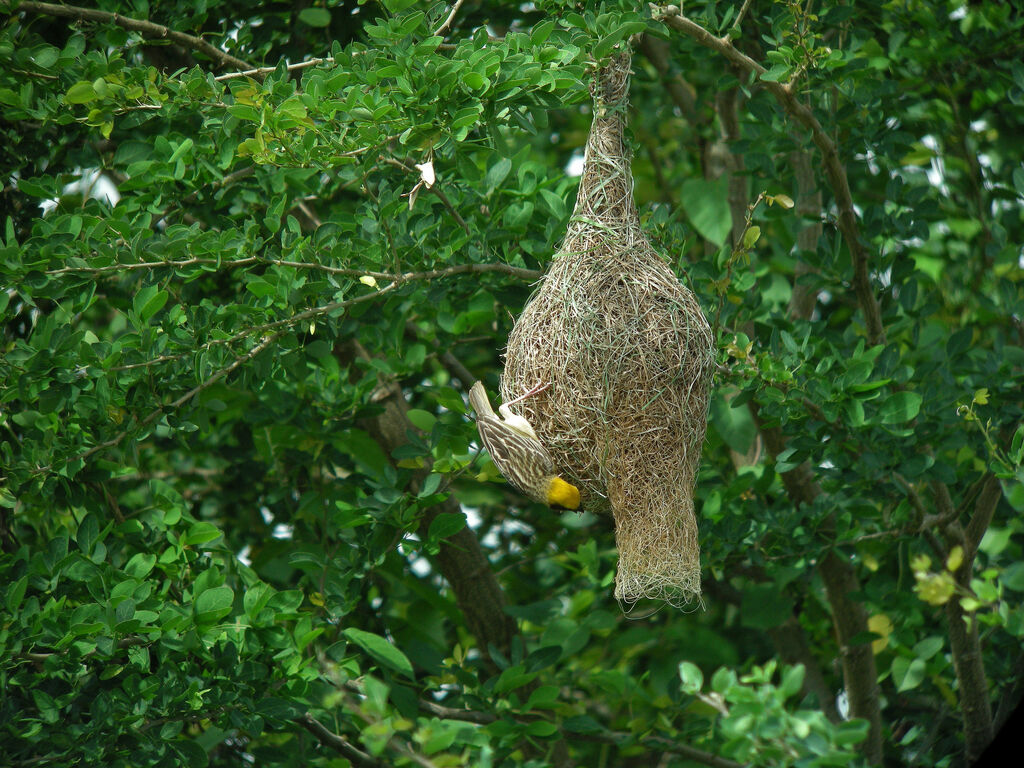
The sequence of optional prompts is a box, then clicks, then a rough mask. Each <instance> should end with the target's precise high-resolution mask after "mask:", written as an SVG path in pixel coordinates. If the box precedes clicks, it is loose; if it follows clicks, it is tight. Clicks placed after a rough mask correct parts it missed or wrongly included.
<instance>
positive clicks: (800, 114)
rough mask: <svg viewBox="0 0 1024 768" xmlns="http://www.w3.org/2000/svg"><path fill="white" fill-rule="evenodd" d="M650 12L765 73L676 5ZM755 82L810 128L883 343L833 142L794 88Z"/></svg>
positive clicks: (873, 335)
mask: <svg viewBox="0 0 1024 768" xmlns="http://www.w3.org/2000/svg"><path fill="white" fill-rule="evenodd" d="M651 10H652V13H653V15H654V18H655V19H658V20H660V21H662V22H664V23H665V24H666V25H668V26H669V27H671V28H672V29H674V30H676V31H677V32H682V33H683V34H685V35H688V36H689V37H692V38H693V39H694V40H696V41H697V42H698V43H699V44H700V45H703V46H704V47H705V48H710V49H711V50H713V51H716V52H717V53H719V54H721V55H722V56H724V57H725V58H726V59H728V60H729V61H730V62H732V63H733V64H735V65H736V66H738V67H740V68H741V69H744V70H746V71H748V72H751V73H753V74H755V75H757V76H758V77H760V76H761V75H763V74H764V73H765V72H767V70H766V69H765V68H764V67H763V66H761V65H760V64H758V63H757V62H756V61H754V60H753V59H751V58H750V57H749V56H747V55H746V54H744V53H742V52H741V51H739V50H738V49H737V48H735V47H734V46H733V44H732V41H730V40H729V38H728V37H715V36H714V35H713V34H711V32H709V31H708V30H706V29H705V28H704V27H702V26H701V25H700V24H697V23H696V22H695V21H692V20H691V19H689V18H687V17H686V16H684V15H682V12H681V11H680V10H679V8H678V7H677V6H674V5H667V6H657V5H652V6H651ZM760 82H761V85H762V86H764V87H765V88H766V89H767V90H768V91H769V92H771V93H772V95H774V96H775V98H776V99H777V100H778V102H779V103H780V104H781V105H782V108H783V109H784V110H785V111H786V112H787V113H788V114H789V115H790V116H791V117H793V118H794V119H795V120H796V121H797V122H799V123H800V124H801V125H802V126H803V127H804V128H806V129H807V130H808V131H810V133H811V140H812V141H813V142H814V144H815V146H817V147H818V150H819V152H820V153H821V156H822V160H823V161H824V171H825V176H826V178H827V179H828V182H829V186H830V187H831V189H832V194H833V195H834V196H835V199H836V207H837V208H838V210H839V218H838V221H837V225H838V227H839V231H840V232H841V233H842V235H843V240H845V241H846V245H847V247H848V248H849V249H850V254H851V256H852V257H853V286H854V290H855V292H856V294H857V301H858V303H859V304H860V308H861V312H862V313H863V314H864V322H865V325H866V326H867V335H868V341H869V343H870V344H871V345H872V346H873V345H876V344H884V343H885V329H884V328H883V326H882V311H881V309H880V307H879V304H878V299H877V297H876V296H875V293H874V291H873V289H872V287H871V275H870V272H869V270H868V252H867V249H866V248H865V247H864V243H863V242H862V241H861V237H860V227H859V225H858V223H857V213H856V210H855V209H854V205H853V197H852V195H851V194H850V184H849V181H848V180H847V177H846V169H845V168H844V167H843V164H842V161H841V160H840V158H839V150H838V149H837V147H836V144H835V142H834V141H833V140H832V139H831V137H829V135H828V134H827V133H826V132H825V129H824V128H823V127H822V125H821V123H820V122H819V121H818V118H817V117H815V116H814V113H813V112H812V111H811V110H810V109H809V108H808V107H807V106H806V105H804V104H802V103H801V102H800V101H799V100H798V99H797V96H796V92H795V91H794V90H793V89H792V88H790V87H788V86H787V85H783V84H782V83H775V82H771V81H768V80H762V81H760Z"/></svg>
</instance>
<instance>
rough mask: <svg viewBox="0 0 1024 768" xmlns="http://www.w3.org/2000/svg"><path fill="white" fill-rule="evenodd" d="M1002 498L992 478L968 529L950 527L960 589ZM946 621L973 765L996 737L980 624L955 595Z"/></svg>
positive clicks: (966, 745)
mask: <svg viewBox="0 0 1024 768" xmlns="http://www.w3.org/2000/svg"><path fill="white" fill-rule="evenodd" d="M1001 496H1002V489H1001V488H1000V486H999V480H997V479H996V477H995V476H993V475H989V477H988V478H987V480H986V481H985V484H984V485H983V486H982V488H981V493H979V494H978V499H977V501H976V502H975V504H974V514H973V515H972V516H971V520H970V522H968V524H967V528H966V530H964V529H962V528H961V527H960V524H959V523H958V522H954V523H953V524H951V525H950V526H948V527H947V540H948V542H949V544H950V546H954V545H956V544H960V545H961V546H962V547H963V550H964V560H963V563H962V564H961V566H960V567H959V568H958V569H957V571H956V573H955V574H954V576H955V578H956V582H957V584H958V585H959V586H961V587H967V586H969V584H970V581H971V575H972V572H973V565H974V557H975V555H976V554H977V552H978V544H979V543H980V542H981V537H982V536H984V535H985V531H986V530H987V529H988V526H989V523H990V522H991V520H992V515H993V513H994V512H995V508H996V505H997V504H998V503H999V499H1000V497H1001ZM946 619H947V621H948V622H949V645H950V649H951V650H952V652H953V669H954V670H955V671H956V679H957V683H959V686H958V688H959V695H960V712H961V715H962V717H963V723H964V751H965V757H966V759H967V762H968V764H970V763H973V762H974V761H976V760H977V759H978V758H979V757H981V753H982V752H984V751H985V747H987V746H988V745H989V744H990V743H991V741H992V739H993V738H994V736H995V729H994V727H993V723H992V700H991V696H990V695H989V689H988V678H987V677H986V675H985V665H984V661H983V658H982V655H981V642H980V640H979V638H978V622H977V621H975V619H974V613H973V612H970V613H969V612H967V611H965V610H964V609H963V606H961V604H960V600H958V599H957V598H956V597H955V596H954V597H953V599H951V600H949V601H948V602H947V603H946Z"/></svg>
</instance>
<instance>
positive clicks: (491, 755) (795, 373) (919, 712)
mask: <svg viewBox="0 0 1024 768" xmlns="http://www.w3.org/2000/svg"><path fill="white" fill-rule="evenodd" d="M10 5H13V6H14V7H13V8H11V9H10V13H9V15H7V16H6V17H5V18H3V19H0V109H2V113H0V173H2V176H0V179H2V183H3V189H2V192H0V323H2V325H0V328H2V337H0V348H2V354H3V358H2V360H0V472H2V478H0V684H2V687H3V697H2V701H0V754H3V756H4V758H5V762H6V764H10V765H18V766H20V765H25V766H28V765H32V766H42V765H54V766H68V765H102V766H129V765H130V766H175V765H195V766H202V765H212V766H241V765H250V764H252V761H253V760H255V764H257V765H261V766H344V765H347V764H350V763H351V764H353V765H360V766H362V765H380V766H384V765H411V764H418V765H425V766H431V765H433V766H453V765H479V766H513V765H517V766H527V765H529V766H543V765H588V766H591V765H592V766H606V765H607V766H610V765H636V766H653V765H656V764H657V765H663V766H669V765H672V766H682V765H697V764H715V765H719V766H732V765H736V764H738V763H747V762H752V763H755V764H758V765H773V766H774V765H778V766H782V765H800V766H812V765H847V764H851V762H853V761H855V760H860V761H863V762H868V763H879V762H885V763H887V764H892V765H897V764H898V765H923V766H947V765H961V764H963V762H964V760H965V759H966V758H965V755H966V756H968V757H974V756H977V754H978V752H979V751H980V749H981V748H982V747H983V746H984V744H985V743H987V741H988V740H989V739H990V738H991V735H992V733H993V732H994V730H995V729H997V728H998V726H999V725H1000V724H1001V723H1002V722H1003V720H1004V719H1005V716H1006V714H1007V713H1008V711H1009V710H1010V709H1011V708H1012V706H1013V705H1014V703H1015V702H1016V701H1017V700H1019V696H1020V690H1021V686H1022V679H1024V657H1022V654H1021V639H1022V637H1024V610H1022V608H1021V593H1022V592H1024V562H1022V547H1024V521H1022V519H1021V516H1020V513H1021V512H1022V511H1024V469H1022V456H1024V445H1022V443H1024V426H1021V424H1022V405H1024V402H1022V397H1021V392H1022V384H1024V375H1022V374H1024V320H1022V318H1024V288H1022V285H1024V262H1022V259H1024V252H1022V249H1021V246H1020V243H1022V242H1024V215H1022V201H1024V165H1022V164H1021V159H1020V147H1021V146H1022V145H1024V64H1022V63H1021V61H1022V59H1024V55H1022V50H1024V43H1022V42H1021V41H1024V20H1022V18H1021V16H1020V13H1019V11H1016V10H1014V7H1013V6H1014V4H1011V3H1002V2H995V1H994V0H991V1H989V2H980V3H972V4H970V5H966V4H964V3H963V2H960V1H959V0H950V1H948V2H946V1H942V0H893V1H892V2H882V1H881V0H871V1H869V2H857V3H835V2H823V3H801V2H797V1H796V0H791V1H790V2H774V3H772V2H767V0H759V1H758V2H753V3H742V2H739V1H738V0H731V1H729V2H722V1H718V2H715V1H714V0H697V1H696V2H688V3H687V4H686V6H685V8H684V12H685V14H686V17H682V18H681V17H679V16H677V15H671V14H668V15H665V14H663V13H662V12H661V11H660V10H658V9H655V10H654V11H653V12H652V10H651V9H649V8H647V7H646V5H644V6H643V7H642V8H641V7H640V4H636V5H634V4H631V3H626V2H622V3H614V2H609V3H607V4H605V5H602V6H601V7H600V8H599V7H597V5H596V4H595V5H592V6H586V7H585V6H584V4H578V3H568V2H558V1H557V0H549V1H547V2H538V3H536V6H534V5H533V4H525V5H522V6H517V5H515V4H505V3H488V2H483V1H479V2H473V1H472V0H470V2H466V3H464V4H461V5H460V4H458V3H456V6H458V7H457V8H455V9H454V10H455V12H454V14H453V15H452V16H451V17H450V18H449V14H450V13H451V12H452V11H453V7H452V6H451V5H445V4H444V3H440V2H415V1H413V0H384V2H381V3H379V4H372V3H367V4H361V3H360V4H356V3H353V2H344V1H343V0H342V1H335V0H327V2H320V3H318V4H315V5H309V4H307V3H297V4H291V3H264V4H262V5H254V4H250V3H237V2H231V1H230V0H208V1H207V2H182V1H181V0H150V2H141V1H140V2H131V3H117V2H115V1H114V0H99V2H98V3H96V5H97V6H98V7H99V9H100V12H98V13H97V12H94V11H85V10H83V9H75V8H74V7H73V6H62V7H58V6H46V5H44V4H40V3H30V2H23V3H19V2H17V0H15V2H13V3H11V2H10V0H0V6H10ZM748 6H749V7H748ZM55 9H56V10H55ZM113 12H116V13H119V14H123V15H122V16H120V17H117V18H115V17H114V16H113V15H112V13H113ZM137 22H146V23H147V24H148V25H149V26H146V25H145V24H140V23H137ZM683 22H685V23H683ZM688 24H689V25H692V26H687V25H688ZM698 25H699V26H698ZM161 28H167V29H170V30H173V31H174V32H176V33H183V34H178V35H167V34H164V32H163V31H161ZM701 28H703V30H706V31H707V32H710V33H711V34H710V35H702V32H701ZM641 35H642V36H641ZM631 37H633V39H634V43H635V54H634V60H633V69H634V72H635V75H634V81H633V86H632V109H631V113H630V129H631V131H632V134H633V139H634V148H635V160H634V173H635V176H636V193H637V202H638V204H639V206H640V208H641V215H642V217H643V220H644V225H645V227H646V229H647V232H648V233H649V235H650V237H651V239H652V241H653V242H654V243H655V244H656V246H657V247H658V249H659V250H660V251H661V252H662V253H664V255H665V257H666V258H667V259H668V260H669V262H670V263H671V264H672V266H673V267H674V268H676V269H677V271H678V273H679V274H680V276H681V277H682V278H683V279H684V280H685V281H686V282H687V283H688V284H689V285H691V286H692V287H693V289H694V291H695V292H696V293H697V295H698V297H699V298H700V300H701V302H702V304H703V306H704V309H705V312H706V314H707V316H708V318H709V320H711V322H712V323H713V325H714V328H715V332H716V335H717V338H718V340H719V349H720V356H719V362H720V366H719V373H718V375H717V378H716V390H715V396H714V399H713V402H712V404H711V409H710V416H709V431H708V438H707V441H706V445H705V450H704V461H703V465H702V470H701V475H700V478H699V481H698V487H697V495H698V511H699V518H700V524H701V544H702V550H703V561H704V564H705V567H704V577H705V583H704V588H705V604H704V606H703V607H702V608H701V609H699V610H695V611H693V612H688V613H683V612H679V611H676V610H674V609H671V608H667V609H663V610H661V611H659V612H657V613H655V614H654V615H652V616H649V617H647V618H644V619H642V620H631V619H629V618H626V617H624V616H623V614H622V611H621V610H620V606H618V605H617V604H616V603H615V601H614V599H613V598H612V597H611V590H612V587H611V583H612V580H613V578H614V569H615V561H616V555H615V548H614V534H613V523H612V521H611V520H610V519H606V518H603V517H596V516H594V515H591V514H589V513H585V514H583V515H579V516H578V515H576V514H573V513H567V514H562V515H559V514H557V513H554V512H552V511H551V510H548V509H545V508H543V507H539V506H536V505H532V504H529V503H527V502H526V501H525V500H524V499H523V498H522V497H521V496H519V495H518V494H516V493H514V492H513V490H512V489H510V488H509V487H508V486H507V485H505V484H503V483H502V482H501V480H500V476H499V475H498V474H497V472H496V470H495V469H494V467H493V464H491V462H490V461H489V459H487V457H486V455H483V456H480V457H475V444H476V443H475V441H476V434H475V427H474V425H473V423H472V421H471V420H470V419H469V418H468V417H467V415H466V410H467V409H466V406H465V405H464V401H463V397H464V394H465V392H466V391H467V390H468V387H469V385H470V384H471V383H472V381H473V380H474V379H477V378H479V379H482V380H484V381H485V383H486V384H487V386H488V388H489V390H490V391H491V392H492V393H493V392H494V391H495V390H496V387H497V381H498V376H499V374H500V366H501V356H500V355H501V350H502V348H503V345H504V340H505V338H506V337H507V335H508V332H509V330H510V328H511V325H512V322H513V318H514V316H515V315H516V314H517V313H518V311H519V309H520V308H521V307H522V305H523V303H524V302H525V301H526V299H527V297H528V296H529V294H530V291H531V283H532V282H533V281H534V280H536V278H537V277H539V275H540V274H541V272H542V271H543V269H544V268H545V265H546V263H547V261H548V260H549V259H550V258H551V256H552V254H553V253H554V252H555V250H556V248H557V246H558V243H559V241H560V238H561V236H562V234H563V233H564V231H565V228H566V225H567V222H568V219H569V216H570V214H571V211H572V205H573V201H574V199H575V198H574V195H575V178H574V176H573V175H572V173H570V172H569V169H570V168H572V167H573V166H574V161H575V160H578V157H579V155H578V152H579V151H580V149H581V148H582V146H583V144H584V142H585V138H586V131H587V128H588V125H589V103H590V102H589V93H588V83H589V82H590V79H591V74H592V72H593V68H594V64H595V63H596V62H599V61H600V60H601V59H602V57H605V56H607V55H608V53H610V52H611V51H612V50H614V49H615V47H616V46H621V45H625V44H626V41H628V40H629V39H630V38H631ZM200 41H205V42H203V44H202V45H201V44H200ZM211 46H212V47H211ZM740 53H742V55H744V56H746V57H749V58H748V59H746V60H744V59H742V58H741V57H740ZM313 59H316V61H315V62H313V63H312V64H310V65H308V66H306V65H301V66H294V65H299V64H301V63H302V62H307V61H310V60H313ZM747 62H751V63H756V64H759V65H761V66H762V67H763V69H762V70H760V74H755V73H754V72H752V71H751V64H748V63H747ZM289 65H292V66H289ZM257 67H262V68H263V69H259V70H258V71H252V72H249V73H248V74H244V75H242V74H239V73H240V72H241V71H242V70H245V69H246V68H257ZM428 164H430V167H432V169H433V170H434V171H435V172H436V176H437V179H436V183H435V184H433V185H432V186H431V185H430V184H428V183H426V182H427V181H429V179H426V178H425V177H426V176H427V173H426V172H424V168H426V167H427V165H428ZM112 190H116V191H112ZM466 513H468V521H469V524H467V514H466ZM844 689H845V693H843V695H842V696H839V704H838V705H837V695H838V694H840V693H841V692H843V691H844ZM847 709H849V717H850V719H847V720H844V719H843V715H845V714H847V713H846V710H847ZM858 750H859V753H860V754H859V757H856V758H855V754H856V752H857V751H858ZM716 761H717V762H716Z"/></svg>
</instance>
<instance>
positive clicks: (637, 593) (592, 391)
mask: <svg viewBox="0 0 1024 768" xmlns="http://www.w3.org/2000/svg"><path fill="white" fill-rule="evenodd" d="M629 65H630V56H629V54H628V52H627V53H623V54H619V55H616V56H615V57H613V58H612V60H611V61H610V62H609V63H608V64H607V65H606V66H605V67H603V68H602V69H601V70H600V71H599V73H598V76H597V78H596V80H595V83H594V86H593V87H592V92H593V96H594V119H593V124H592V125H591V128H590V135H589V137H588V140H587V147H586V155H585V158H584V165H583V175H582V177H581V179H580V188H579V193H578V196H577V200H576V208H575V210H574V211H573V215H572V219H571V220H570V223H569V228H568V231H567V232H566V235H565V240H564V241H563V243H562V246H561V248H560V249H559V251H558V253H557V254H556V255H555V257H554V259H553V260H552V263H551V268H550V269H549V271H548V273H547V274H546V275H545V276H544V278H543V280H542V281H541V284H540V286H539V287H538V289H537V291H536V292H535V293H534V295H533V296H532V297H531V298H530V301H529V302H528V303H527V305H526V307H525V308H524V310H523V313H522V315H520V317H519V319H518V320H517V321H516V324H515V328H514V329H513V331H512V333H511V335H510V336H509V340H508V348H507V350H506V354H505V371H504V374H503V376H502V381H501V394H502V398H503V399H504V400H506V401H508V400H512V399H514V398H515V397H518V396H519V395H521V394H522V393H523V392H526V391H528V390H529V389H531V388H532V387H534V386H536V385H537V384H538V382H549V383H550V386H549V387H547V388H546V389H545V390H544V391H543V392H540V393H538V394H537V395H535V396H533V397H530V398H528V399H526V400H524V401H523V402H522V404H521V405H520V408H521V411H522V413H523V415H525V416H526V417H527V418H528V419H529V420H530V423H531V424H532V425H533V427H534V429H535V430H536V432H537V434H538V436H539V437H540V439H541V441H542V442H543V443H544V445H545V447H546V448H547V449H548V451H549V452H550V453H551V455H552V457H553V458H554V460H555V463H556V466H557V468H558V470H559V472H560V473H561V474H562V476H563V477H565V478H566V479H567V480H569V481H570V482H572V483H573V484H574V485H576V486H577V487H578V488H579V489H580V493H581V496H582V499H583V507H584V508H585V509H588V510H590V511H593V512H603V513H608V512H610V513H611V514H612V515H614V517H615V542H616V546H617V548H618V551H619V564H618V571H617V573H616V577H615V597H616V598H617V599H618V600H620V601H621V602H623V603H625V604H628V605H630V606H632V605H633V604H635V603H636V602H637V601H639V600H644V599H653V600H662V601H666V602H668V603H671V604H673V605H676V606H683V605H685V604H687V603H689V602H691V601H694V600H697V599H699V597H700V548H699V544H698V541H697V519H696V516H695V514H694V506H693V484H694V481H695V479H696V474H697V467H698V463H699V461H700V452H701V445H702V443H703V441H704V434H705V431H706V427H707V408H708V396H709V390H710V386H711V375H712V371H713V367H714V356H715V352H714V339H713V336H712V333H711V328H710V326H709V325H708V321H707V319H706V318H705V317H704V314H703V312H702V311H701V309H700V305H699V304H698V303H697V300H696V297H695V296H694V295H693V293H692V291H690V290H689V289H688V288H687V287H686V286H684V285H683V284H682V283H681V282H680V281H679V278H678V277H676V275H675V273H674V272H673V271H672V270H671V269H670V268H669V266H668V264H667V263H666V262H665V260H664V259H662V257H661V256H659V254H658V253H657V252H656V251H655V250H654V248H653V246H652V245H651V244H650V242H649V241H648V240H647V238H646V237H645V236H644V233H643V231H642V230H641V228H640V217H639V215H638V213H637V210H636V205H635V203H634V201H633V177H632V172H631V169H630V154H629V149H628V146H627V144H626V141H625V136H624V131H625V116H626V108H627V105H628V92H629Z"/></svg>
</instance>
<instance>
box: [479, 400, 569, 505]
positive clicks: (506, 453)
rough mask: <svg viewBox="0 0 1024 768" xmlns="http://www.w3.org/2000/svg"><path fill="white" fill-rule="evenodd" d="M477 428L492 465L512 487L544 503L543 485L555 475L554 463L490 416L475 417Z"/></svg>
mask: <svg viewBox="0 0 1024 768" xmlns="http://www.w3.org/2000/svg"><path fill="white" fill-rule="evenodd" d="M476 425H477V429H479V431H480V440H481V442H483V444H484V448H486V449H487V452H488V453H489V454H491V459H492V460H493V461H494V465H495V466H496V467H497V468H498V469H500V470H501V474H503V475H504V476H505V479H506V480H508V481H509V482H510V483H512V485H514V486H516V487H517V488H519V490H521V491H523V492H524V493H526V494H527V495H530V496H533V497H534V498H540V500H542V501H545V499H544V494H545V492H546V490H547V488H546V487H544V486H545V484H546V482H547V481H548V480H549V479H550V478H551V476H552V475H554V474H555V463H554V462H553V461H552V460H551V456H550V455H549V454H548V452H547V451H546V450H544V446H543V445H541V444H540V442H539V441H538V440H533V439H531V438H529V437H527V436H526V435H523V434H520V433H519V432H516V431H515V430H513V429H509V428H508V427H507V426H505V425H504V424H502V423H501V422H500V421H498V419H497V418H494V417H491V416H480V415H478V416H477V419H476Z"/></svg>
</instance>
